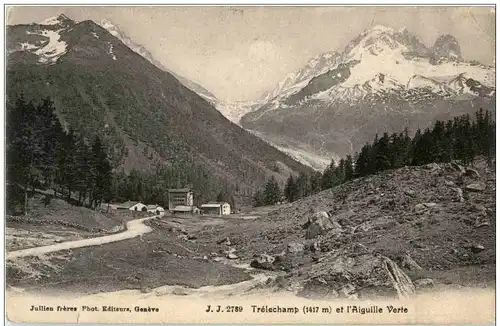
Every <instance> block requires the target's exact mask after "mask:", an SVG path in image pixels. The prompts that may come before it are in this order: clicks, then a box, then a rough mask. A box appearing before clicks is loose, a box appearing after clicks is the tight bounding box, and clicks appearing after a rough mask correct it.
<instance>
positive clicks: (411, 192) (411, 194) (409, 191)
mask: <svg viewBox="0 0 500 326" xmlns="http://www.w3.org/2000/svg"><path fill="white" fill-rule="evenodd" d="M405 194H406V195H408V196H410V197H415V190H411V189H406V190H405Z"/></svg>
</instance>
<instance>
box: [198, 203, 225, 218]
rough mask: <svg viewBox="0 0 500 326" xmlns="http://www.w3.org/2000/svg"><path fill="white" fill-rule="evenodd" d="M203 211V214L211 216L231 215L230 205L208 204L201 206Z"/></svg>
mask: <svg viewBox="0 0 500 326" xmlns="http://www.w3.org/2000/svg"><path fill="white" fill-rule="evenodd" d="M201 211H202V213H203V214H209V215H229V214H231V205H229V203H225V202H220V203H207V204H203V205H201Z"/></svg>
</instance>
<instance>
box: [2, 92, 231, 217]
mask: <svg viewBox="0 0 500 326" xmlns="http://www.w3.org/2000/svg"><path fill="white" fill-rule="evenodd" d="M6 117H7V121H6V122H7V128H6V156H7V159H6V172H7V173H6V177H7V180H6V181H7V189H6V190H7V211H8V213H9V214H13V215H19V214H26V213H27V211H28V209H27V204H28V200H29V198H30V197H31V196H32V195H33V194H34V193H35V192H36V191H38V192H39V191H43V193H45V195H46V198H50V197H58V198H63V199H64V200H66V201H68V202H70V203H72V204H75V205H81V206H86V207H89V208H96V207H99V206H100V203H101V202H118V203H120V202H125V201H127V200H134V201H141V202H143V203H145V204H158V205H167V203H168V189H169V188H180V187H186V186H193V187H195V188H196V191H195V201H196V202H204V201H208V200H215V199H217V200H221V201H222V200H223V201H228V202H230V203H232V205H231V206H232V207H234V198H233V195H232V194H233V192H234V190H233V189H231V188H229V187H227V186H221V184H222V181H221V182H220V184H214V183H213V182H210V181H209V180H210V178H209V176H208V175H207V173H206V172H205V171H204V170H202V169H199V168H197V167H196V166H195V164H193V165H188V164H182V163H174V164H170V165H163V166H160V167H158V168H157V169H156V170H152V171H140V170H136V169H132V170H131V171H129V172H128V173H125V171H123V169H121V168H118V166H117V164H116V162H115V163H113V162H112V160H111V159H110V158H111V157H112V156H113V155H112V154H113V153H112V152H113V151H112V148H111V149H110V148H107V146H106V145H105V144H104V140H103V139H102V138H100V137H99V136H98V135H93V136H91V137H85V135H83V133H80V132H77V131H75V130H73V129H71V127H63V126H62V125H61V123H60V121H59V119H58V117H57V115H56V113H55V107H54V104H53V102H52V101H51V100H50V99H48V98H47V99H44V100H42V101H40V103H34V102H32V101H26V100H25V99H24V98H23V97H20V98H18V99H17V100H16V101H8V102H7V114H6ZM212 180H213V178H212ZM236 190H237V189H236ZM211 193H215V194H219V195H218V197H217V198H215V197H214V198H212V197H211V196H209V195H207V194H211Z"/></svg>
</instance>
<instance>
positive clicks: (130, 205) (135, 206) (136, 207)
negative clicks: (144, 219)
mask: <svg viewBox="0 0 500 326" xmlns="http://www.w3.org/2000/svg"><path fill="white" fill-rule="evenodd" d="M116 209H123V210H125V209H128V210H129V211H137V212H146V211H147V207H146V205H144V204H143V203H141V202H136V201H130V200H129V201H127V202H125V203H123V204H120V205H117V206H116Z"/></svg>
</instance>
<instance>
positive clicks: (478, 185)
mask: <svg viewBox="0 0 500 326" xmlns="http://www.w3.org/2000/svg"><path fill="white" fill-rule="evenodd" d="M465 190H467V191H475V192H480V191H484V190H486V185H485V184H484V182H475V183H471V184H469V185H467V186H466V187H465Z"/></svg>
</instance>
